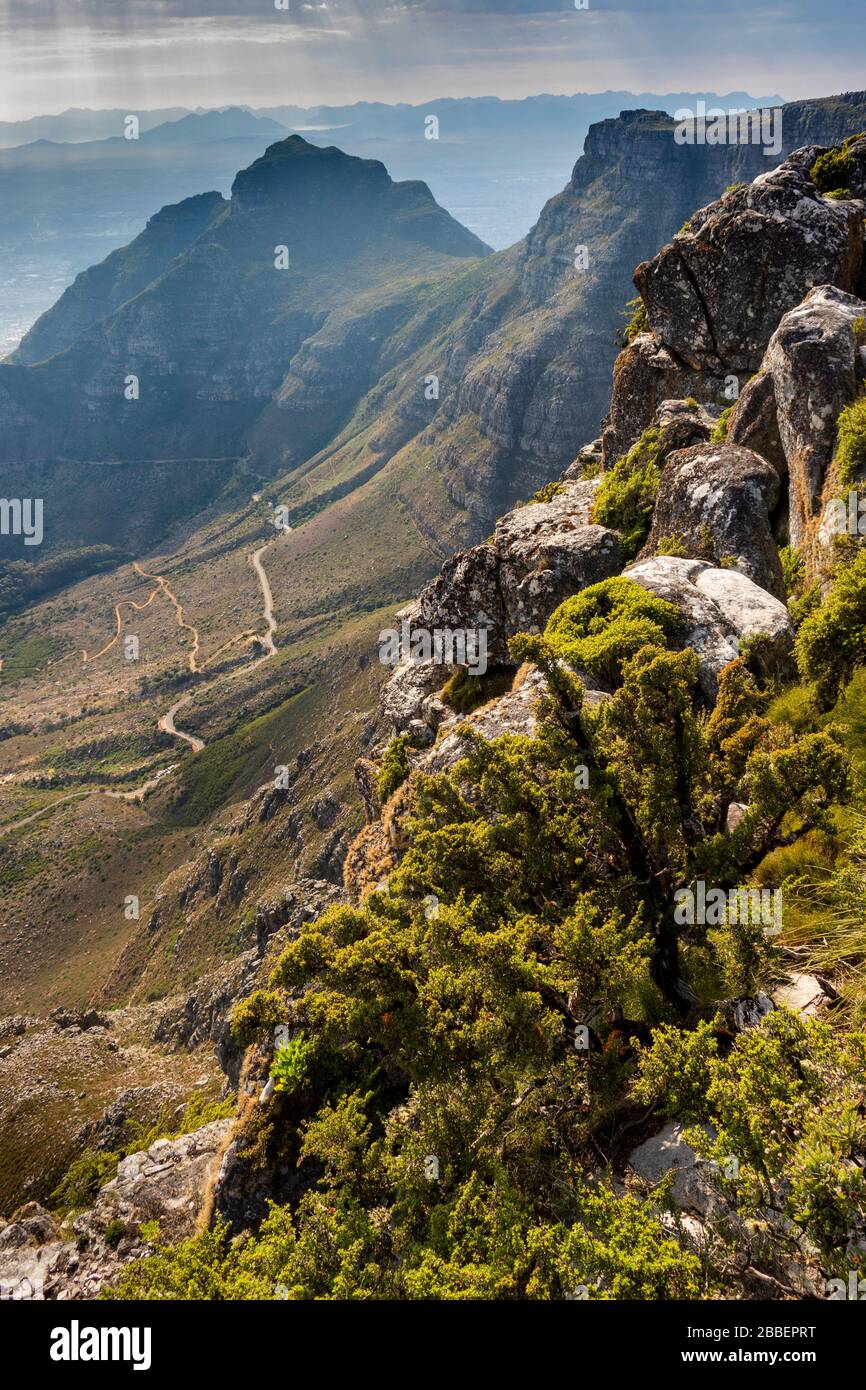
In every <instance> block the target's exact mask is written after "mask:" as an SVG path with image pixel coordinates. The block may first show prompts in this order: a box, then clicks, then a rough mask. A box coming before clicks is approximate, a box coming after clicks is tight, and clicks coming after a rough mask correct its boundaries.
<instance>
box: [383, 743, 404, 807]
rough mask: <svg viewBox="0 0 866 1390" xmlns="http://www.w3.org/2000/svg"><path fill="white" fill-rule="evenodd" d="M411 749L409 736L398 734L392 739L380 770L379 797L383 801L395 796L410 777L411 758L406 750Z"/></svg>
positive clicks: (384, 754)
mask: <svg viewBox="0 0 866 1390" xmlns="http://www.w3.org/2000/svg"><path fill="white" fill-rule="evenodd" d="M408 747H409V736H408V734H397V736H396V738H392V739H391V742H390V743H389V744H388V747H387V748H386V749H385V752H384V753H383V754H382V765H381V767H380V769H379V784H378V787H379V796H380V797H381V798H382V800H383V801H387V800H388V798H389V797H391V796H393V795H394V793H395V791H396V790H397V788H398V787H401V786H402V785H403V783H404V782H405V781H406V778H407V777H408V776H409V757H408V754H407V752H406V749H407V748H408Z"/></svg>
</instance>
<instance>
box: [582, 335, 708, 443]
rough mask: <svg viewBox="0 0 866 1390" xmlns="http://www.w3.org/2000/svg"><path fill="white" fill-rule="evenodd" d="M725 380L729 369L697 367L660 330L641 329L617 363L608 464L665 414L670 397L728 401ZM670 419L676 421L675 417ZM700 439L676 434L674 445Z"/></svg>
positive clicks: (608, 430)
mask: <svg viewBox="0 0 866 1390" xmlns="http://www.w3.org/2000/svg"><path fill="white" fill-rule="evenodd" d="M724 386H725V381H724V376H723V375H713V373H709V374H707V373H702V372H697V371H693V370H692V369H691V368H690V367H689V366H687V365H686V364H685V363H684V362H682V361H680V359H679V358H678V357H677V356H676V354H675V353H673V352H670V351H669V350H668V348H667V347H666V346H665V344H664V343H663V342H662V341H661V339H660V338H659V336H658V334H656V333H640V334H638V336H637V337H636V338H635V339H634V341H633V342H631V343H630V344H629V345H628V347H626V348H623V350H622V352H621V353H620V354H619V356H618V357H617V359H616V362H615V363H614V369H613V390H612V393H611V400H610V412H609V415H608V423H607V425H606V427H605V430H604V433H603V434H602V449H603V454H604V466H605V468H612V467H613V465H614V464H615V463H616V461H617V459H618V458H620V457H621V456H622V455H623V454H626V453H628V451H629V449H630V448H631V446H632V445H633V444H636V443H637V441H638V439H639V438H640V436H641V435H642V434H643V432H644V430H645V429H646V428H647V426H648V425H651V424H652V423H653V421H659V420H661V419H662V418H663V411H664V408H665V406H666V404H667V402H673V401H679V402H683V403H685V402H687V401H689V400H695V401H698V402H705V403H706V404H709V405H713V406H714V407H715V408H717V409H721V408H722V407H723V406H724V405H726V404H727V401H726V400H725V397H724V395H723V392H724ZM694 414H695V420H696V421H698V420H701V419H702V418H703V416H702V414H700V413H699V412H694ZM668 422H669V423H672V419H671V418H670V417H669V421H668ZM707 437H708V436H707ZM696 442H697V440H695V439H687V440H673V439H672V441H671V446H670V447H671V448H684V447H685V446H686V444H689V443H696Z"/></svg>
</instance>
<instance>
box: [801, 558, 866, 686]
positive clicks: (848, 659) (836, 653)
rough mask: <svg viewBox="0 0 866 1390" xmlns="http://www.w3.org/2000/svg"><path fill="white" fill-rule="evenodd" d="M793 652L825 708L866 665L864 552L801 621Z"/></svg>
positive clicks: (865, 571) (802, 671)
mask: <svg viewBox="0 0 866 1390" xmlns="http://www.w3.org/2000/svg"><path fill="white" fill-rule="evenodd" d="M796 653H797V664H798V666H799V668H800V672H801V674H802V675H803V677H804V678H805V679H806V680H810V681H814V682H815V685H816V695H817V698H818V702H819V704H820V705H821V706H822V708H824V709H829V708H830V706H831V705H832V704H833V703H834V702H835V700H836V699H837V697H838V695H839V692H840V691H841V690H842V689H843V687H844V686H846V685H847V684H848V682H849V681H850V680H851V677H852V676H853V674H854V671H855V670H856V668H857V667H858V666H862V665H863V664H864V662H866V550H864V549H859V550H858V551H857V554H856V557H855V559H854V560H853V561H852V562H851V563H850V564H847V565H845V566H844V567H843V568H842V569H840V570H839V571H838V572H837V574H836V577H835V579H834V580H833V583H832V585H831V587H830V591H829V593H828V594H827V597H826V598H825V599H824V601H823V602H822V603H820V604H819V605H818V606H817V607H814V608H813V609H812V611H811V612H810V613H809V614H808V616H806V617H805V618H804V619H803V621H802V623H801V625H800V629H799V631H798V633H797V646H796Z"/></svg>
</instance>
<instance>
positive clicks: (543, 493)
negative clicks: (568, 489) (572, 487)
mask: <svg viewBox="0 0 866 1390" xmlns="http://www.w3.org/2000/svg"><path fill="white" fill-rule="evenodd" d="M560 492H562V483H561V482H553V483H545V484H544V486H543V487H540V488H539V489H538V491H537V492H534V493H533V494H532V497H531V498H530V501H529V503H528V505H529V506H531V505H532V503H533V502H552V501H553V499H554V497H556V496H557V494H558V493H560Z"/></svg>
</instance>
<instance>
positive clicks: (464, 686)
mask: <svg viewBox="0 0 866 1390" xmlns="http://www.w3.org/2000/svg"><path fill="white" fill-rule="evenodd" d="M513 682H514V668H513V667H512V666H488V668H487V670H486V671H485V673H484V675H483V676H473V675H471V674H470V672H469V671H467V670H466V668H465V666H461V668H460V670H459V671H457V672H455V674H454V675H453V676H452V677H451V679H450V680H449V681H446V683H445V685H443V687H442V689H441V690H440V692H439V696H440V699H441V700H442V701H443V702H444V703H445V704H446V705H448V706H449V708H450V709H453V710H454V711H455V712H456V713H457V714H469V713H470V712H471V711H472V710H474V709H478V707H479V706H480V705H486V704H487V702H488V700H495V699H497V698H498V697H499V696H500V695H505V694H507V692H508V691H509V690H510V689H511V686H512V684H513Z"/></svg>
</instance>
